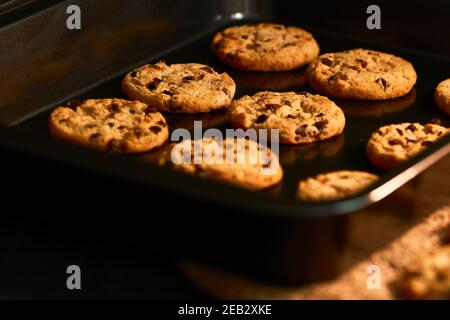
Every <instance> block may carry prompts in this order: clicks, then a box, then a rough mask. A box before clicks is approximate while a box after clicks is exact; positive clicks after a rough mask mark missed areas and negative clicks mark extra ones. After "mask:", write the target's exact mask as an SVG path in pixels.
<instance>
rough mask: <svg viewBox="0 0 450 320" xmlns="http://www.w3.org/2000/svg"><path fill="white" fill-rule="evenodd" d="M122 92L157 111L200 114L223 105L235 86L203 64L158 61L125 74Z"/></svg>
mask: <svg viewBox="0 0 450 320" xmlns="http://www.w3.org/2000/svg"><path fill="white" fill-rule="evenodd" d="M122 91H123V92H124V93H125V94H126V95H127V96H128V97H129V98H130V99H133V100H138V101H142V102H144V103H147V104H149V105H151V106H153V107H155V108H157V109H158V110H161V111H167V112H181V113H202V112H210V111H213V110H217V109H222V108H225V107H227V106H228V105H229V104H230V103H231V101H232V100H233V97H234V93H235V91H236V85H235V83H234V81H233V79H231V77H230V76H229V75H228V74H226V73H218V72H216V71H214V70H213V69H212V68H211V67H208V66H206V65H203V64H198V63H185V64H172V65H167V64H166V63H165V62H163V61H160V62H158V63H156V64H148V65H145V66H143V67H140V68H138V69H136V70H134V71H132V72H130V73H129V74H127V76H126V77H125V79H124V80H123V82H122Z"/></svg>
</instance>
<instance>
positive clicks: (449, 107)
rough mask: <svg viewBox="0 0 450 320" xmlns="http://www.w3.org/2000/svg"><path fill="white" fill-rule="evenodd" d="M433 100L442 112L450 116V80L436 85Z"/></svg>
mask: <svg viewBox="0 0 450 320" xmlns="http://www.w3.org/2000/svg"><path fill="white" fill-rule="evenodd" d="M434 100H435V101H436V103H437V105H438V106H439V108H440V109H441V110H442V112H444V113H446V114H449V115H450V79H447V80H444V81H442V82H441V83H439V84H438V86H437V88H436V92H435V94H434Z"/></svg>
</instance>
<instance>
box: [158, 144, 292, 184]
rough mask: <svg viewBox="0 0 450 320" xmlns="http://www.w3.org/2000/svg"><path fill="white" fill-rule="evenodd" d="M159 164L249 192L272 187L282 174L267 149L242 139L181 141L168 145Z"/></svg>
mask: <svg viewBox="0 0 450 320" xmlns="http://www.w3.org/2000/svg"><path fill="white" fill-rule="evenodd" d="M159 163H160V164H161V165H169V166H171V167H173V168H174V169H176V170H180V171H183V172H185V173H188V174H191V175H195V176H198V177H202V178H208V179H215V180H218V181H222V182H225V183H228V184H231V185H234V186H237V187H240V188H244V189H248V190H253V191H256V190H261V189H265V188H268V187H271V186H274V185H276V184H278V183H279V182H280V181H281V179H282V177H283V170H282V168H281V166H280V164H279V162H278V157H277V156H276V155H275V154H274V153H272V151H271V150H270V148H265V147H263V146H262V145H260V144H259V143H257V142H255V141H253V140H248V139H244V138H235V139H233V138H226V139H223V140H221V141H219V140H216V139H214V138H203V139H201V140H184V141H182V142H180V143H178V144H173V145H171V146H170V147H169V148H168V149H167V150H166V152H165V154H164V155H163V156H162V157H161V159H160V162H159Z"/></svg>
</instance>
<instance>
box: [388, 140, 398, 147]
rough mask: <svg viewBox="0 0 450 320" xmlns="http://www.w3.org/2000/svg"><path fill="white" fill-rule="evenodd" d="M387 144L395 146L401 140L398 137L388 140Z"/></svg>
mask: <svg viewBox="0 0 450 320" xmlns="http://www.w3.org/2000/svg"><path fill="white" fill-rule="evenodd" d="M389 144H390V145H391V146H395V145H396V144H401V141H400V140H398V139H393V140H389Z"/></svg>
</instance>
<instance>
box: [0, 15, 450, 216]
mask: <svg viewBox="0 0 450 320" xmlns="http://www.w3.org/2000/svg"><path fill="white" fill-rule="evenodd" d="M253 21H258V20H255V19H242V20H239V21H238V22H237V21H230V20H223V21H219V22H217V23H216V24H214V25H211V26H209V27H208V28H205V29H204V30H203V32H201V33H200V34H196V35H195V36H193V37H191V38H189V39H187V40H186V41H185V42H183V43H181V44H177V45H174V46H173V47H170V48H168V49H167V50H164V51H163V52H159V53H158V54H155V55H152V56H150V57H148V58H147V59H145V61H152V60H156V59H158V58H161V57H162V56H163V55H166V54H169V53H170V52H173V51H175V50H177V49H180V48H182V47H184V46H186V45H188V44H190V43H192V42H194V41H196V40H198V39H200V38H202V37H204V36H206V35H207V34H210V33H211V32H212V31H213V30H214V29H218V28H220V27H223V26H224V25H226V24H237V23H245V22H253ZM266 21H267V20H266ZM275 21H276V19H275ZM286 23H287V24H289V23H292V24H296V25H299V24H298V23H294V22H291V21H287V22H286ZM305 27H306V28H308V29H310V30H313V31H314V30H315V31H318V32H321V33H324V34H328V35H333V36H337V37H341V38H342V37H344V38H346V39H349V40H353V41H358V42H359V43H361V44H366V43H367V45H368V46H377V47H382V48H392V49H393V50H395V51H402V52H409V53H411V54H415V55H420V56H425V57H427V58H431V59H438V60H442V61H445V62H447V63H450V58H449V57H447V56H441V55H437V54H433V53H427V52H423V51H420V50H416V49H411V48H405V47H396V46H391V45H385V44H379V43H374V42H371V41H367V40H364V39H361V38H358V37H354V36H348V35H344V34H340V33H337V32H333V31H329V30H323V29H320V28H316V27H310V26H305ZM142 63H143V62H142V61H139V62H137V63H136V64H134V65H133V66H137V65H140V64H142ZM144 63H145V62H144ZM133 66H130V67H129V68H127V69H131V68H133ZM123 73H124V70H121V71H120V72H117V73H115V74H113V75H110V76H108V77H105V78H103V79H101V80H99V81H98V82H95V83H93V84H92V85H90V86H88V87H85V88H83V89H82V90H80V91H78V92H75V93H74V94H73V95H71V96H77V95H80V94H83V93H84V92H87V91H89V90H90V89H92V88H94V87H96V86H99V85H101V84H102V83H105V82H107V81H108V80H111V79H113V78H116V77H118V76H120V75H121V74H123ZM69 98H70V97H69ZM66 100H67V99H66ZM58 103H60V102H56V103H53V104H51V105H47V106H43V107H42V108H40V109H39V110H38V111H36V112H35V113H32V114H30V115H29V116H27V117H26V118H25V117H24V118H22V119H20V121H17V122H15V123H13V124H11V126H8V127H5V128H0V146H2V147H5V148H8V149H11V150H15V151H19V152H20V153H25V154H30V155H32V156H39V157H41V158H48V159H51V160H56V161H58V162H59V163H63V164H69V165H70V166H74V167H81V168H83V169H87V170H88V171H92V172H93V173H94V174H99V173H100V174H106V175H110V176H113V177H116V178H117V177H118V178H120V179H121V180H131V181H134V182H138V183H143V184H144V185H147V186H153V187H162V188H163V189H165V190H167V191H169V190H170V191H172V192H175V193H183V194H186V195H189V196H193V197H197V198H200V197H201V198H202V199H206V200H209V201H214V202H216V203H217V202H220V204H224V205H226V206H230V205H231V206H239V207H240V208H242V209H249V211H248V212H249V213H252V214H256V212H257V214H258V215H259V214H264V215H269V216H272V217H289V218H301V219H303V218H316V217H329V216H335V215H341V214H349V213H352V212H355V211H357V210H360V209H363V208H365V207H367V206H369V205H371V204H374V203H375V202H378V201H380V200H382V199H383V198H385V197H386V196H388V195H389V194H391V193H392V192H394V191H395V190H396V189H398V188H399V187H400V186H402V185H403V184H405V183H406V182H408V181H409V180H411V179H412V178H414V177H415V176H417V175H418V174H419V173H421V172H422V171H424V170H425V169H427V168H428V167H430V166H431V165H433V164H434V163H435V162H437V161H439V160H440V159H442V158H443V157H444V156H446V155H447V154H450V135H449V136H446V137H444V138H442V139H440V140H439V141H437V142H436V143H434V144H433V145H432V146H430V147H428V148H427V149H426V150H424V151H423V152H422V153H420V154H419V155H417V156H416V157H414V158H412V159H410V160H409V161H407V162H405V163H404V164H402V165H401V166H399V167H397V168H395V169H393V170H390V171H388V172H386V173H384V174H383V176H382V177H381V179H379V181H377V182H376V183H374V184H373V185H372V186H370V187H369V188H367V189H365V190H363V191H361V192H360V193H358V194H356V195H354V196H352V197H349V198H346V199H342V200H337V201H328V202H301V201H298V200H295V199H294V196H293V197H292V198H293V199H292V201H286V200H285V199H283V200H281V199H277V198H276V197H270V196H267V195H265V194H263V193H258V192H256V193H255V192H251V191H247V190H243V189H239V188H236V187H233V186H229V185H226V184H223V183H220V182H216V181H214V180H207V179H198V178H197V177H191V176H188V175H185V174H183V173H180V172H177V171H173V170H171V169H169V168H165V167H158V166H155V165H151V164H149V163H145V162H140V161H137V160H135V159H132V160H131V161H130V160H129V159H127V157H126V156H125V157H123V156H112V155H110V154H107V153H101V152H98V151H95V150H91V149H85V148H82V147H79V146H75V145H70V144H65V143H63V142H59V141H55V140H53V139H48V137H47V138H45V135H44V134H42V135H39V136H33V135H32V136H31V139H30V137H29V136H28V135H27V134H26V133H27V131H26V130H17V129H16V126H17V125H18V124H20V123H22V122H24V121H26V120H27V119H30V118H32V117H35V116H37V115H38V114H40V113H42V112H46V111H47V110H49V109H51V108H52V107H54V106H56V105H57V104H58ZM37 146H39V147H37ZM55 146H56V148H55ZM61 151H62V152H61ZM80 159H81V161H80ZM125 162H126V163H127V166H128V168H130V166H131V170H130V169H126V170H124V169H123V166H122V165H121V164H123V163H125ZM149 168H151V170H148V169H149ZM145 169H147V170H145ZM140 170H142V171H143V172H146V173H148V174H146V175H145V176H143V175H140V174H136V173H137V172H138V171H140ZM161 177H164V179H161ZM167 178H169V179H167ZM158 179H159V180H158ZM170 179H177V183H168V181H169V180H170ZM180 182H181V183H180ZM192 183H194V184H196V185H197V186H198V187H199V188H192ZM242 193H245V197H242ZM243 199H245V201H244V200H243ZM268 199H270V200H268ZM261 200H262V201H264V205H260V203H261ZM280 200H281V201H280ZM280 202H282V203H280Z"/></svg>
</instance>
